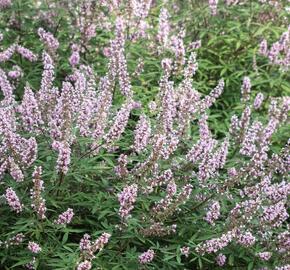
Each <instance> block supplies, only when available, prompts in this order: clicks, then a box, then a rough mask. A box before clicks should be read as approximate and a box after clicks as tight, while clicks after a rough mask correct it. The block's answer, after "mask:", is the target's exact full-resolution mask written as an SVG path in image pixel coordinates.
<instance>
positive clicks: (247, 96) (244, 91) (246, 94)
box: [241, 77, 252, 101]
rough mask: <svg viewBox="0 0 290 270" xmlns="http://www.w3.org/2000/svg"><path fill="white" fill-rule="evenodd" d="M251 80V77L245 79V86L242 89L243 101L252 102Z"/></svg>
mask: <svg viewBox="0 0 290 270" xmlns="http://www.w3.org/2000/svg"><path fill="white" fill-rule="evenodd" d="M251 87H252V86H251V80H250V78H249V77H244V79H243V85H242V88H241V94H242V100H243V101H249V100H250V93H251Z"/></svg>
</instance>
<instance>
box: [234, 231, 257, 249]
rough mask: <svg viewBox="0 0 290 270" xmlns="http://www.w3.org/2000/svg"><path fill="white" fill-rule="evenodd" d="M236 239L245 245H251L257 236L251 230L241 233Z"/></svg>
mask: <svg viewBox="0 0 290 270" xmlns="http://www.w3.org/2000/svg"><path fill="white" fill-rule="evenodd" d="M236 241H237V242H238V243H239V244H240V245H242V246H245V247H250V246H252V245H254V244H255V243H256V237H255V236H253V234H252V233H251V232H248V231H247V232H244V233H239V234H237V236H236Z"/></svg>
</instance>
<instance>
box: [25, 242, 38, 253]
mask: <svg viewBox="0 0 290 270" xmlns="http://www.w3.org/2000/svg"><path fill="white" fill-rule="evenodd" d="M28 249H29V250H30V251H31V252H32V253H35V254H37V253H39V252H41V247H40V246H39V245H38V244H37V243H35V242H29V243H28Z"/></svg>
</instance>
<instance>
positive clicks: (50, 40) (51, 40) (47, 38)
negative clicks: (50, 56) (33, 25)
mask: <svg viewBox="0 0 290 270" xmlns="http://www.w3.org/2000/svg"><path fill="white" fill-rule="evenodd" d="M37 33H38V35H39V37H40V40H41V41H42V42H43V43H44V44H45V45H46V46H47V47H48V48H49V49H50V50H52V51H56V50H57V49H58V47H59V42H58V40H57V39H56V38H55V37H54V36H53V34H51V33H49V32H47V31H45V30H44V29H43V28H39V29H38V31H37Z"/></svg>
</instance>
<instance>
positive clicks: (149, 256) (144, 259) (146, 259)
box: [139, 249, 155, 264]
mask: <svg viewBox="0 0 290 270" xmlns="http://www.w3.org/2000/svg"><path fill="white" fill-rule="evenodd" d="M154 256H155V252H154V250H153V249H148V250H147V251H145V252H144V253H142V254H141V255H140V256H139V262H140V263H141V264H147V263H150V262H152V261H153V259H154Z"/></svg>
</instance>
